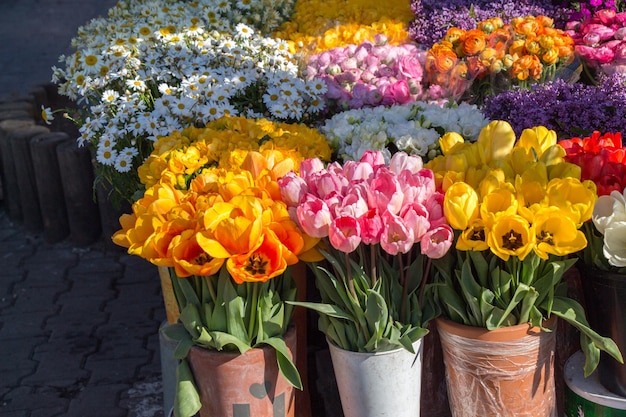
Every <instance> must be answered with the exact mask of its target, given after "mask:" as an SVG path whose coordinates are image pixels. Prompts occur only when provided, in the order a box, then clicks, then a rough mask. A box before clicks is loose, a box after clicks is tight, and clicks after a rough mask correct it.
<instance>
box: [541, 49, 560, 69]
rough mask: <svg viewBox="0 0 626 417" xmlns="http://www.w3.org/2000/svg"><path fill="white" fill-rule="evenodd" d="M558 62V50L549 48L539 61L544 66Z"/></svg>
mask: <svg viewBox="0 0 626 417" xmlns="http://www.w3.org/2000/svg"><path fill="white" fill-rule="evenodd" d="M558 60H559V50H558V49H557V48H550V49H548V50H547V51H546V52H544V53H543V55H541V61H543V63H544V64H546V65H554V64H556V63H557V61H558Z"/></svg>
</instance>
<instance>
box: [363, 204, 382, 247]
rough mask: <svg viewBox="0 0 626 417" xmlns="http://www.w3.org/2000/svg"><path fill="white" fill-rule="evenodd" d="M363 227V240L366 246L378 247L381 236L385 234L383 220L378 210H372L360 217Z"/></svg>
mask: <svg viewBox="0 0 626 417" xmlns="http://www.w3.org/2000/svg"><path fill="white" fill-rule="evenodd" d="M359 224H360V225H361V239H362V240H363V243H365V244H366V245H376V244H378V243H379V242H380V235H381V234H382V232H383V219H382V218H381V217H380V216H379V215H378V211H377V210H376V209H371V210H369V211H368V212H367V213H365V214H364V215H362V216H361V217H359Z"/></svg>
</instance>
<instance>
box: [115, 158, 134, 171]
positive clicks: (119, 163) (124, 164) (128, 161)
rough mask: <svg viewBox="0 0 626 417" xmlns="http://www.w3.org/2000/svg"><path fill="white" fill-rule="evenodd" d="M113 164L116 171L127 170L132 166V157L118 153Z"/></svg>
mask: <svg viewBox="0 0 626 417" xmlns="http://www.w3.org/2000/svg"><path fill="white" fill-rule="evenodd" d="M113 166H114V167H115V169H116V170H117V171H118V172H129V171H130V170H131V168H132V167H133V158H132V157H131V156H129V155H127V154H123V153H120V154H119V155H117V158H115V163H114V164H113Z"/></svg>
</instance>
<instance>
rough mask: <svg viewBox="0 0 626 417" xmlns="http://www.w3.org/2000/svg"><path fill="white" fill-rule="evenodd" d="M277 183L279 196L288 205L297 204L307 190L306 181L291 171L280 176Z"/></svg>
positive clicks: (293, 205)
mask: <svg viewBox="0 0 626 417" xmlns="http://www.w3.org/2000/svg"><path fill="white" fill-rule="evenodd" d="M278 185H279V186H280V195H281V198H282V199H283V201H284V202H285V204H287V206H288V207H295V206H297V205H298V203H300V201H302V199H303V198H304V196H305V195H306V193H307V192H308V188H307V185H306V181H304V179H303V178H302V177H300V176H298V175H296V174H295V173H294V172H293V171H292V172H288V173H287V174H286V175H285V176H283V177H282V178H280V179H279V180H278Z"/></svg>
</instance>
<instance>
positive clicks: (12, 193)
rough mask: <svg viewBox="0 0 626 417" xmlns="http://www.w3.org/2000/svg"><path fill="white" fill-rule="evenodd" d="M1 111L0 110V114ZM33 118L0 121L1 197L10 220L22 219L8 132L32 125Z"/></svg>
mask: <svg viewBox="0 0 626 417" xmlns="http://www.w3.org/2000/svg"><path fill="white" fill-rule="evenodd" d="M1 114H2V113H1V112H0V115H1ZM32 125H33V120H32V119H27V120H5V121H1V122H0V177H1V179H2V199H3V201H4V203H5V206H6V208H7V213H8V215H9V217H10V218H11V219H12V220H15V221H21V220H22V206H21V203H20V195H19V187H18V185H17V175H16V174H15V161H14V160H13V151H12V150H11V142H10V141H9V134H10V133H11V132H12V131H13V130H16V129H20V128H23V127H27V126H32Z"/></svg>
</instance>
